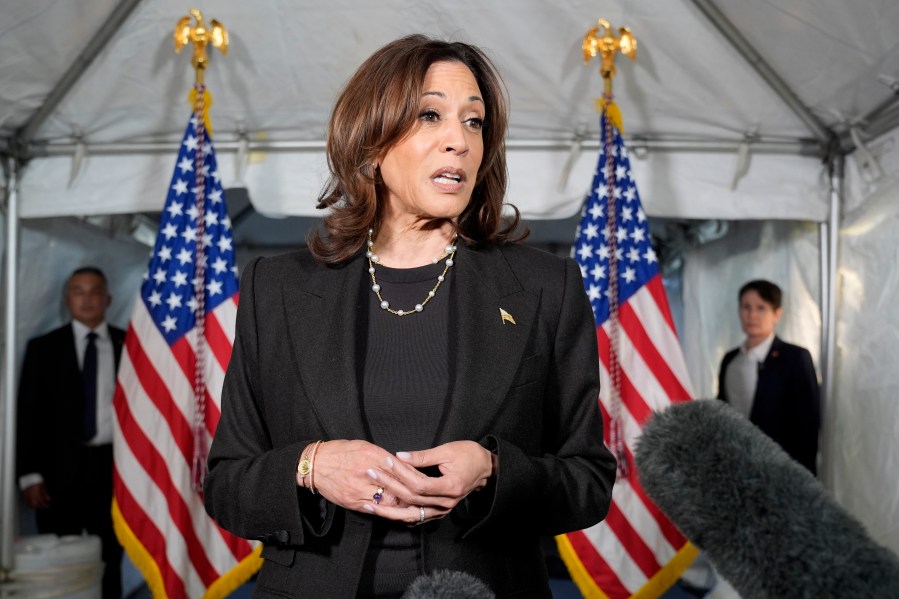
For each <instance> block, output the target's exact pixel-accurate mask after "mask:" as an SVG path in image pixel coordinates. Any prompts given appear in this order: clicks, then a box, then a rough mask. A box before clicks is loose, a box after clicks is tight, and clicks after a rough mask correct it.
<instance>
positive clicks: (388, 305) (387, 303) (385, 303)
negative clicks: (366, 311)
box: [381, 300, 390, 310]
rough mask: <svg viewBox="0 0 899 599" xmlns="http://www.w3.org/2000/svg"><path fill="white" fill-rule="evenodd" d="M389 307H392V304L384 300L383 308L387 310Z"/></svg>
mask: <svg viewBox="0 0 899 599" xmlns="http://www.w3.org/2000/svg"><path fill="white" fill-rule="evenodd" d="M389 307H390V302H388V301H387V300H384V301H383V302H381V308H382V309H383V310H386V309H387V308H389Z"/></svg>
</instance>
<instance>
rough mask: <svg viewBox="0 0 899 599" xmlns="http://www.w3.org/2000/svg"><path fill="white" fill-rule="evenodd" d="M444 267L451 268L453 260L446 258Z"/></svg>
mask: <svg viewBox="0 0 899 599" xmlns="http://www.w3.org/2000/svg"><path fill="white" fill-rule="evenodd" d="M446 265H447V266H452V265H453V259H452V258H448V259H447V260H446Z"/></svg>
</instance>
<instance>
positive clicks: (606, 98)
mask: <svg viewBox="0 0 899 599" xmlns="http://www.w3.org/2000/svg"><path fill="white" fill-rule="evenodd" d="M582 48H583V50H584V63H585V64H587V63H589V62H590V59H591V58H594V57H596V55H597V54H599V55H600V57H601V61H600V66H599V74H600V75H601V76H602V78H603V96H602V98H601V99H598V100H597V102H596V109H597V111H598V112H599V113H600V114H602V115H604V116H605V119H602V123H603V125H604V127H605V130H604V131H603V139H604V145H605V147H604V148H603V149H604V151H605V157H606V163H605V174H606V184H607V188H608V189H609V190H613V189H615V175H616V173H615V156H614V151H613V135H614V131H613V129H612V127H613V125H614V126H615V127H617V129H618V131H619V133H621V131H622V130H623V126H622V119H621V111H620V110H619V109H618V106H617V105H616V104H615V102H614V99H613V96H612V79H613V78H614V77H615V75H616V73H617V70H616V69H615V56H616V55H617V54H619V53H621V54H624V55H625V56H628V57H629V58H630V59H631V60H634V59H636V57H637V39H636V38H635V37H634V35H633V34H632V33H631V31H630V29H628V28H627V27H621V28H619V29H618V35H616V34H615V31H614V30H613V28H612V24H611V23H609V21H607V20H606V19H598V20H597V26H594V27H591V28H590V29H589V30H588V31H587V34H586V35H585V36H584V43H583V45H582ZM608 223H609V236H608V243H609V279H608V280H609V378H610V379H611V381H612V386H611V389H609V405H610V422H609V445H610V447H609V449H611V450H612V452H613V453H614V454H615V457H616V458H617V460H618V476H619V478H627V477H628V475H629V474H630V471H631V468H630V463H629V458H628V451H627V447H626V445H625V441H624V426H623V423H622V418H621V365H620V363H619V333H620V328H621V327H620V323H619V319H618V303H619V293H618V262H619V260H618V215H617V202H616V201H615V198H614V197H610V198H609V202H608Z"/></svg>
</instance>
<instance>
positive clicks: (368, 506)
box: [362, 503, 375, 512]
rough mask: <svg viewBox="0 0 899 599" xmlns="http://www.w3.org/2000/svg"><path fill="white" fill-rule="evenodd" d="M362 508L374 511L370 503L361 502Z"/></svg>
mask: <svg viewBox="0 0 899 599" xmlns="http://www.w3.org/2000/svg"><path fill="white" fill-rule="evenodd" d="M362 509H363V510H365V511H366V512H373V511H375V508H373V507H372V506H371V504H370V503H363V504H362Z"/></svg>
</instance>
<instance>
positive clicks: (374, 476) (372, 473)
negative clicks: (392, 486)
mask: <svg viewBox="0 0 899 599" xmlns="http://www.w3.org/2000/svg"><path fill="white" fill-rule="evenodd" d="M368 475H369V476H370V477H372V478H373V479H375V480H378V473H377V472H375V471H374V470H373V469H371V468H369V469H368Z"/></svg>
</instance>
